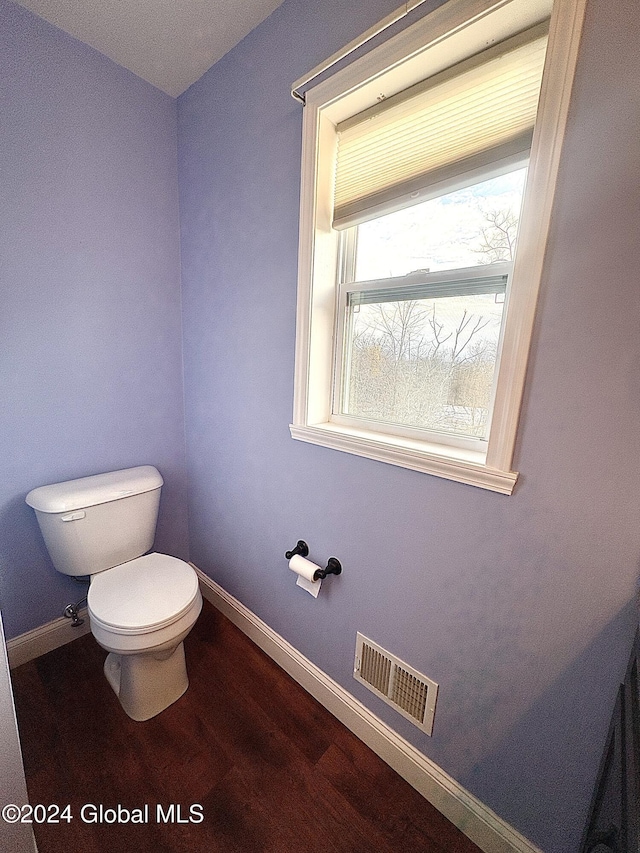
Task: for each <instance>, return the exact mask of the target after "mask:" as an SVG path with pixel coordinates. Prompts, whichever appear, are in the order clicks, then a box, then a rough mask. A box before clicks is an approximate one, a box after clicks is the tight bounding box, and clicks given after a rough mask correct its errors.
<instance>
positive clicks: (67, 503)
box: [25, 465, 163, 575]
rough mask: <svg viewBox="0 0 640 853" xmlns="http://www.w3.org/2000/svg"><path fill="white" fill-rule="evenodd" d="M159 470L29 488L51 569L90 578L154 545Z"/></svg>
mask: <svg viewBox="0 0 640 853" xmlns="http://www.w3.org/2000/svg"><path fill="white" fill-rule="evenodd" d="M162 483H163V480H162V477H161V476H160V472H159V471H158V470H157V469H156V468H154V467H153V466H152V465H141V466H139V467H138V468H127V469H125V470H123V471H112V472H110V473H108V474H97V475H95V476H93V477H82V478H81V479H79V480H69V481H67V482H66V483H55V484H54V485H50V486H40V487H39V488H37V489H33V490H32V491H30V492H29V494H28V495H27V497H26V499H25V500H26V502H27V503H28V504H29V506H31V507H33V509H34V510H35V513H36V517H37V519H38V524H39V525H40V530H41V531H42V535H43V537H44V541H45V545H46V546H47V550H48V551H49V555H50V557H51V559H52V561H53V564H54V566H55V567H56V569H57V570H58V571H59V572H62V574H65V575H93V574H96V573H97V572H102V571H104V570H105V569H110V568H112V567H113V566H118V565H120V563H126V562H127V561H128V560H133V559H135V558H136V557H140V556H142V554H145V553H146V552H147V551H149V550H150V549H151V547H152V545H153V539H154V536H155V530H156V522H157V520H158V507H159V504H160V490H161V488H162Z"/></svg>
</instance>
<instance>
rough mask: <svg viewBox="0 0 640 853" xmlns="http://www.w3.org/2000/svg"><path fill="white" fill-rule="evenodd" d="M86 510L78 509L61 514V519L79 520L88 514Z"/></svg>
mask: <svg viewBox="0 0 640 853" xmlns="http://www.w3.org/2000/svg"><path fill="white" fill-rule="evenodd" d="M86 514H87V513H86V512H85V511H84V510H83V509H77V510H76V511H75V512H68V513H67V514H66V515H61V516H60V519H61V521H79V520H80V519H81V518H84V517H85V516H86Z"/></svg>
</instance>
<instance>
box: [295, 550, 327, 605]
mask: <svg viewBox="0 0 640 853" xmlns="http://www.w3.org/2000/svg"><path fill="white" fill-rule="evenodd" d="M289 568H290V569H291V571H292V572H295V573H296V574H297V575H298V580H297V581H296V584H297V586H300V587H302V589H305V590H306V591H307V592H308V593H310V595H312V596H313V597H314V598H317V597H318V593H319V592H320V587H321V586H322V581H321V580H317V581H314V579H313V576H314V574H315V573H316V572H317V571H318V569H319V568H320V566H317V565H316V564H315V563H312V562H311V560H307V559H305V558H304V557H301V556H300V554H294V555H293V557H292V558H291V559H290V560H289Z"/></svg>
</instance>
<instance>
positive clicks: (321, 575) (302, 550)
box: [284, 539, 342, 581]
mask: <svg viewBox="0 0 640 853" xmlns="http://www.w3.org/2000/svg"><path fill="white" fill-rule="evenodd" d="M295 554H300V556H301V557H308V556H309V546H308V545H307V543H306V542H305V541H304V539H298V541H297V542H296V547H295V548H292V549H291V551H285V555H284V556H285V557H286V559H287V560H290V559H291V558H292V557H293V556H294V555H295ZM341 573H342V563H341V562H340V560H339V559H338V558H337V557H329V559H328V560H327V566H326V568H324V569H317V570H316V571H315V572H314V575H313V579H314V581H320V580H324V579H325V578H326V576H327V575H339V574H341Z"/></svg>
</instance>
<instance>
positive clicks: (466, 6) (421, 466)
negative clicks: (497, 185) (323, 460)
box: [290, 0, 586, 494]
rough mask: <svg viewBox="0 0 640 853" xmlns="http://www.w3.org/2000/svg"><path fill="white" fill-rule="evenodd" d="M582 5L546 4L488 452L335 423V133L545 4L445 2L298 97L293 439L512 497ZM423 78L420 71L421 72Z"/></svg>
mask: <svg viewBox="0 0 640 853" xmlns="http://www.w3.org/2000/svg"><path fill="white" fill-rule="evenodd" d="M585 4H586V0H553V8H552V13H551V21H550V30H549V44H548V48H547V56H546V61H545V70H544V74H543V80H542V89H541V94H540V103H539V107H538V116H537V120H536V126H535V130H534V135H533V141H532V146H531V153H530V161H529V171H528V177H527V184H526V188H525V197H524V205H523V210H522V216H521V220H520V228H519V235H518V251H517V254H516V259H515V262H514V268H513V274H512V280H511V284H510V288H509V293H508V298H507V304H506V305H505V319H504V321H503V333H502V335H503V337H502V344H501V356H500V362H499V366H498V369H497V370H498V372H497V378H496V385H495V399H494V406H493V414H492V419H491V427H490V432H489V436H488V441H487V443H486V450H478V449H470V448H468V447H456V446H452V445H450V444H443V443H441V442H439V441H438V440H437V438H436V437H435V436H434V438H435V440H424V439H420V438H415V437H411V436H409V435H399V434H396V433H395V432H394V433H393V434H391V433H384V432H380V431H379V430H377V429H368V428H366V427H361V426H356V427H354V426H349V425H347V424H346V423H344V422H339V421H340V419H338V420H336V419H335V418H333V417H332V411H331V410H332V393H333V378H334V376H333V374H334V362H335V358H336V340H335V330H336V317H337V311H338V299H337V291H338V278H337V270H338V260H339V259H338V248H339V234H338V232H337V231H335V230H334V229H333V228H332V216H333V197H332V193H333V183H334V182H333V174H334V168H335V159H336V146H337V136H336V125H337V124H338V123H339V122H340V121H342V120H344V119H345V118H348V117H349V116H351V115H355V114H356V113H358V112H360V111H361V110H363V109H365V108H366V107H368V106H370V105H371V104H373V103H375V102H376V101H377V100H379V99H380V97H381V95H383V96H384V97H389V96H391V95H392V94H395V92H398V91H401V90H402V89H404V88H407V87H408V86H409V85H411V84H412V83H414V82H416V81H417V80H419V79H423V78H424V77H425V76H429V75H430V74H433V73H437V72H438V71H439V70H442V68H444V67H448V66H450V65H452V64H454V63H455V62H457V61H459V60H461V59H464V58H466V56H469V55H472V54H473V53H476V52H478V51H479V50H482V49H483V48H484V47H486V46H489V45H490V44H493V43H495V42H497V41H502V40H503V39H505V38H508V37H509V36H511V35H513V34H514V33H516V32H519V31H521V30H523V29H525V28H527V27H529V26H533V25H534V24H536V23H538V22H539V21H540V20H542V18H543V17H545V13H546V14H547V15H548V9H549V7H550V5H551V0H449V2H447V3H445V4H444V5H443V6H441V7H440V8H438V9H436V10H435V11H434V12H432V13H431V14H429V15H427V16H425V18H423V19H422V20H421V21H419V22H418V23H416V24H414V25H413V26H411V27H409V28H407V29H406V30H405V31H404V32H402V33H400V34H399V35H396V36H394V37H393V38H391V39H389V40H388V41H387V42H386V43H385V44H383V45H382V46H380V47H379V48H376V49H374V50H372V51H370V52H369V53H368V54H366V55H365V56H364V57H362V58H361V59H359V60H357V61H355V62H353V63H352V64H351V65H349V66H347V67H346V68H344V69H342V70H341V71H338V72H337V73H335V74H333V75H332V76H331V77H330V78H328V79H327V80H324V81H323V82H321V83H320V84H318V85H317V86H315V87H313V88H312V89H309V90H308V91H307V92H306V93H305V107H304V118H303V141H302V183H301V204H300V243H299V268H298V307H297V328H296V363H295V377H294V412H293V423H292V424H291V425H290V431H291V436H292V437H293V438H294V439H297V440H300V441H305V442H309V443H312V444H317V445H321V446H323V447H329V448H333V449H336V450H342V451H345V452H348V453H353V454H355V455H358V456H363V457H366V458H369V459H375V460H378V461H382V462H388V463H391V464H394V465H399V466H401V467H405V468H410V469H413V470H416V471H421V472H424V473H428V474H432V475H436V476H440V477H444V478H446V479H449V480H455V481H458V482H462V483H467V484H470V485H474V486H479V487H482V488H486V489H489V490H491V491H495V492H500V493H502V494H511V493H512V491H513V488H514V486H515V483H516V480H517V477H518V473H517V472H515V471H513V470H512V460H513V451H514V445H515V440H516V431H517V425H518V418H519V413H520V407H521V402H522V394H523V389H524V381H525V374H526V368H527V360H528V354H529V348H530V343H531V335H532V330H533V322H534V316H535V308H536V301H537V296H538V290H539V286H540V280H541V276H542V269H543V261H544V253H545V246H546V240H547V235H548V230H549V223H550V218H551V208H552V204H553V197H554V191H555V185H556V179H557V173H558V165H559V160H560V153H561V148H562V141H563V137H564V130H565V126H566V117H567V112H568V106H569V98H570V93H571V86H572V82H573V76H574V72H575V65H576V60H577V53H578V46H579V40H580V32H581V28H582V21H583V17H584V7H585ZM425 69H426V71H427V73H425Z"/></svg>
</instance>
